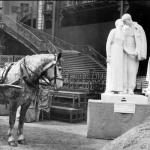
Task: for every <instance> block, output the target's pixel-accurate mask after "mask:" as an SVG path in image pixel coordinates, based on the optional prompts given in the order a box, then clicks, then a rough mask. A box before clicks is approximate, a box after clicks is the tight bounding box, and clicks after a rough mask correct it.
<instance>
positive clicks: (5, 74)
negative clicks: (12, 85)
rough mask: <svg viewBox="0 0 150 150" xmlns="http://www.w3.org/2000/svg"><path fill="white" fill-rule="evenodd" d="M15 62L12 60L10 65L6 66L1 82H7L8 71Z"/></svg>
mask: <svg viewBox="0 0 150 150" xmlns="http://www.w3.org/2000/svg"><path fill="white" fill-rule="evenodd" d="M13 64H14V63H13V62H12V63H10V64H9V65H8V66H6V67H5V69H4V71H3V73H2V78H1V80H0V83H1V84H2V83H4V82H5V79H6V76H7V74H8V72H9V70H10V69H11V67H12V66H13Z"/></svg>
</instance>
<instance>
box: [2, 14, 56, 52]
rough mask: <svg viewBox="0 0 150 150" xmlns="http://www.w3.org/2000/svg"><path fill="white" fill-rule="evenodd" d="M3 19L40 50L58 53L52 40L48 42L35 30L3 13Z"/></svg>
mask: <svg viewBox="0 0 150 150" xmlns="http://www.w3.org/2000/svg"><path fill="white" fill-rule="evenodd" d="M2 19H3V21H4V23H5V24H6V26H7V27H9V28H10V29H12V30H13V31H14V32H16V33H17V34H19V35H20V36H21V37H23V38H24V39H26V40H27V41H28V42H30V43H31V44H32V45H33V46H34V47H36V49H37V50H38V51H39V52H42V51H49V52H50V53H56V51H57V49H56V47H55V46H54V44H52V43H51V42H50V41H49V42H46V41H43V40H42V39H40V38H39V37H38V36H36V35H35V34H34V33H33V32H31V31H30V30H28V29H27V28H25V27H24V26H23V25H22V24H20V23H18V22H16V21H15V20H13V19H11V18H10V17H9V16H6V15H3V16H2Z"/></svg>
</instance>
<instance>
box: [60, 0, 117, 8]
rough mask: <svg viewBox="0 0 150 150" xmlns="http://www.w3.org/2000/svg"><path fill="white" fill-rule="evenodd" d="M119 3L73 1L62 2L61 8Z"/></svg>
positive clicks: (88, 0) (105, 0) (106, 0)
mask: <svg viewBox="0 0 150 150" xmlns="http://www.w3.org/2000/svg"><path fill="white" fill-rule="evenodd" d="M118 2H119V1H117V0H104V1H101V0H83V1H79V0H74V1H70V0H67V1H64V3H63V5H62V7H63V8H64V7H75V6H81V5H91V4H95V3H99V4H105V3H118Z"/></svg>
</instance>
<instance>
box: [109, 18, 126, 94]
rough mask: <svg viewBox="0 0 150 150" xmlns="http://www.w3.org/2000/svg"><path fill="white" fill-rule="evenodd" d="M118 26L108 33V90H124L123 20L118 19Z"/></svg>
mask: <svg viewBox="0 0 150 150" xmlns="http://www.w3.org/2000/svg"><path fill="white" fill-rule="evenodd" d="M115 26H116V28H114V29H112V30H111V31H110V33H109V35H108V38H107V43H106V53H107V79H106V92H111V91H114V92H115V91H123V40H124V39H123V32H122V27H123V22H122V20H121V19H118V20H116V22H115Z"/></svg>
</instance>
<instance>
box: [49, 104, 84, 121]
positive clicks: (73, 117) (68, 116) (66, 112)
mask: <svg viewBox="0 0 150 150" xmlns="http://www.w3.org/2000/svg"><path fill="white" fill-rule="evenodd" d="M85 116H86V115H85V111H84V109H75V108H69V107H61V106H51V119H56V120H62V121H67V122H70V123H73V122H80V121H83V120H85Z"/></svg>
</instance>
